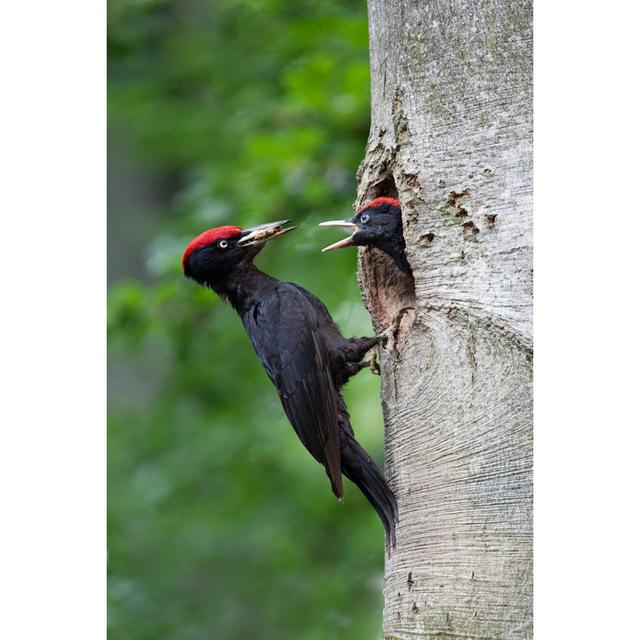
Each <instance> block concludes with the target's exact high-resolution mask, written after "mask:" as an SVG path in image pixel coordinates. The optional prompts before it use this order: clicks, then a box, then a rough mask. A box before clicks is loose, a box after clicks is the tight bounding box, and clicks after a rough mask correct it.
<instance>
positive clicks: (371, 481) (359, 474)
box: [340, 429, 398, 547]
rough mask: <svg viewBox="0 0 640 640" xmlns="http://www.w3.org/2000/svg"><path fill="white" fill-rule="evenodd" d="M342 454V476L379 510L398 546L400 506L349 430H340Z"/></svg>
mask: <svg viewBox="0 0 640 640" xmlns="http://www.w3.org/2000/svg"><path fill="white" fill-rule="evenodd" d="M340 455H341V461H342V473H343V474H344V475H345V476H347V478H349V480H351V482H353V483H355V484H356V485H357V486H358V488H359V489H360V491H362V493H363V494H364V495H365V497H366V498H367V500H368V501H369V502H370V504H371V506H372V507H373V508H374V509H375V510H376V512H377V513H378V515H379V516H380V520H382V524H383V525H384V530H385V532H386V534H387V540H388V542H389V543H390V544H391V546H392V547H393V546H395V544H396V535H395V524H396V521H397V520H398V505H397V504H396V499H395V497H394V495H393V492H392V491H391V489H389V485H387V483H386V481H385V479H384V476H383V475H382V472H381V471H380V469H378V467H377V466H376V464H375V462H374V461H373V460H372V459H371V458H370V457H369V455H368V454H367V452H366V451H365V450H364V449H363V448H362V447H361V446H360V445H359V444H358V443H357V442H356V439H355V438H354V437H353V436H352V435H351V434H350V433H348V432H347V431H345V429H340Z"/></svg>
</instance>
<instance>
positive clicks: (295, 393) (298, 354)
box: [182, 220, 397, 544]
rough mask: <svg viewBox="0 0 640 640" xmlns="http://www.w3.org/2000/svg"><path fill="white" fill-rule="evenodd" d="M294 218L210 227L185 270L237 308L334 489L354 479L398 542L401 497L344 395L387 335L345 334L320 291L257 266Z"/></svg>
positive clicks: (189, 252) (339, 493) (192, 248)
mask: <svg viewBox="0 0 640 640" xmlns="http://www.w3.org/2000/svg"><path fill="white" fill-rule="evenodd" d="M288 222H289V221H288V220H281V221H279V222H273V223H270V224H263V225H258V226H255V227H250V228H247V229H242V228H241V227H233V226H228V227H218V228H215V229H210V230H208V231H205V232H204V233H202V234H201V235H199V236H198V237H197V238H195V239H194V240H193V241H192V242H191V243H190V244H189V246H188V247H187V249H186V251H185V252H184V256H183V259H182V268H183V271H184V275H185V276H186V277H187V278H191V279H192V280H195V281H196V282H197V283H199V284H200V285H203V286H206V287H209V288H210V289H212V290H213V291H215V292H216V293H217V294H218V295H219V296H221V297H222V298H223V299H224V300H227V301H228V302H229V303H230V304H231V305H232V306H233V308H234V309H235V310H236V311H237V313H238V315H239V316H240V318H241V320H242V324H243V325H244V328H245V330H246V332H247V334H248V335H249V339H250V340H251V343H252V344H253V347H254V349H255V351H256V353H257V355H258V358H260V361H261V362H262V366H263V367H264V369H265V371H266V372H267V375H268V376H269V378H270V379H271V382H273V384H274V385H275V387H276V389H277V391H278V394H279V396H280V400H281V402H282V406H283V408H284V411H285V413H286V415H287V418H288V419H289V422H290V423H291V425H292V426H293V428H294V430H295V432H296V433H297V435H298V437H299V438H300V440H301V441H302V444H303V445H304V446H305V447H306V449H307V450H308V451H309V453H310V454H311V455H312V456H313V457H314V458H315V459H316V460H317V461H318V462H319V463H320V464H322V465H323V466H324V468H325V471H326V473H327V476H328V477H329V480H330V482H331V488H332V490H333V493H334V494H335V495H336V497H337V498H338V499H339V500H342V497H343V494H344V491H343V486H342V475H345V476H346V477H347V478H348V479H349V480H351V481H352V482H354V483H355V484H356V485H357V486H358V488H359V489H360V490H361V491H362V493H363V494H364V495H365V496H366V498H367V500H368V501H369V502H370V503H371V505H372V506H373V508H374V509H375V510H376V512H377V513H378V515H379V516H380V519H381V520H382V523H383V525H384V529H385V531H386V534H387V540H388V541H390V542H391V544H394V541H395V538H394V526H395V522H396V520H397V506H396V500H395V497H394V495H393V493H392V491H391V489H390V488H389V487H388V485H387V483H386V482H385V479H384V477H383V475H382V473H381V472H380V470H379V469H378V467H377V466H376V465H375V463H374V462H373V460H372V459H371V457H370V456H369V455H368V454H367V452H366V451H365V450H364V449H363V448H362V447H361V446H360V445H359V444H358V442H357V441H356V439H355V436H354V433H353V429H352V428H351V423H350V420H349V413H348V411H347V407H346V405H345V403H344V400H343V398H342V395H341V393H340V389H341V388H342V386H343V385H344V384H345V383H346V382H347V381H348V380H349V378H350V377H351V376H353V375H354V374H356V373H357V372H358V371H360V370H361V369H363V368H364V367H366V366H368V364H369V363H368V362H367V361H366V360H363V358H364V356H365V354H366V353H367V352H368V351H370V350H371V349H372V348H373V347H375V346H376V345H378V344H379V343H380V341H381V340H382V338H381V337H377V336H376V337H372V338H344V337H343V336H342V334H341V333H340V330H339V329H338V327H337V326H336V325H335V324H334V322H333V320H332V318H331V316H330V315H329V312H328V311H327V308H326V307H325V305H324V304H323V303H322V302H321V301H320V300H319V299H318V298H316V296H314V295H313V294H311V293H309V292H308V291H306V290H305V289H303V288H302V287H300V286H298V285H296V284H294V283H292V282H282V281H280V280H277V279H276V278H272V277H271V276H268V275H267V274H266V273H263V272H262V271H260V270H259V269H258V268H257V267H256V266H255V264H254V262H253V259H254V258H255V256H256V255H257V254H258V253H259V252H260V250H261V249H262V248H263V247H264V245H265V244H266V242H268V241H269V240H271V239H273V238H276V237H278V236H281V235H283V234H284V233H287V232H288V231H291V228H286V227H285V225H286V224H287V223H288Z"/></svg>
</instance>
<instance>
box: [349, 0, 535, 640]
mask: <svg viewBox="0 0 640 640" xmlns="http://www.w3.org/2000/svg"><path fill="white" fill-rule="evenodd" d="M369 30H370V49H371V81H372V124H371V132H370V136H369V141H368V145H367V151H366V156H365V159H364V161H363V163H362V165H361V167H360V170H359V173H358V179H359V194H358V201H357V203H356V204H357V205H358V206H360V205H362V204H363V203H364V202H366V201H367V200H369V199H371V198H372V197H377V196H394V197H398V198H399V199H400V201H401V203H402V210H403V225H404V234H405V239H406V243H407V256H408V259H409V262H410V264H411V266H412V269H413V274H414V279H411V278H409V277H407V276H405V275H403V274H401V273H399V272H398V270H397V269H396V267H395V265H394V264H393V262H392V261H391V260H390V259H388V258H387V257H386V256H385V255H383V254H381V253H380V252H379V251H377V250H375V249H361V250H360V252H359V274H358V276H359V282H360V286H361V289H362V292H363V298H364V300H365V303H366V305H367V307H368V309H369V311H370V313H371V316H372V319H373V322H374V326H375V327H376V329H377V330H381V329H382V328H384V327H386V326H388V325H389V324H390V322H391V320H392V318H393V317H394V316H395V314H396V313H397V311H398V310H400V309H402V308H404V307H407V306H411V307H414V308H415V310H414V311H412V312H411V313H409V314H407V315H406V316H405V317H404V319H403V321H402V324H401V329H400V332H399V334H400V335H399V338H398V340H397V342H396V346H395V350H394V351H392V352H386V353H383V358H382V362H381V365H382V405H383V412H384V418H385V429H386V442H385V462H386V470H387V475H388V479H389V481H390V484H391V486H392V488H393V489H394V491H395V492H396V495H397V498H398V504H399V509H400V521H399V523H398V527H397V546H396V547H395V548H394V549H392V550H390V553H389V555H388V557H387V561H386V567H385V587H384V595H385V611H384V632H385V638H388V639H391V638H401V639H403V640H404V639H407V640H408V639H410V638H411V639H415V638H487V639H489V638H491V639H503V638H531V637H532V347H533V344H532V8H531V3H530V2H529V1H526V2H522V1H510V2H506V1H504V0H496V1H493V2H489V1H488V0H454V1H449V2H444V1H442V0H430V1H428V2H427V1H424V0H422V1H420V0H393V1H392V0H369Z"/></svg>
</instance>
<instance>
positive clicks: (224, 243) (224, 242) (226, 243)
mask: <svg viewBox="0 0 640 640" xmlns="http://www.w3.org/2000/svg"><path fill="white" fill-rule="evenodd" d="M218 246H219V247H220V248H221V249H226V248H227V247H228V246H229V241H228V240H220V242H218Z"/></svg>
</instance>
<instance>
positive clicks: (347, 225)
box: [318, 220, 358, 253]
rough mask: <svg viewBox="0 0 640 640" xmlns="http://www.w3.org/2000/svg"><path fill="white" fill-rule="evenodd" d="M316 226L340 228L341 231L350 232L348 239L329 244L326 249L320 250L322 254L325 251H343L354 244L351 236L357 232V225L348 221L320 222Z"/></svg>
mask: <svg viewBox="0 0 640 640" xmlns="http://www.w3.org/2000/svg"><path fill="white" fill-rule="evenodd" d="M318 226H320V227H342V228H343V229H348V230H349V231H350V232H351V235H350V236H349V237H348V238H345V239H344V240H339V241H338V242H334V243H333V244H330V245H329V246H328V247H325V248H324V249H323V250H322V253H324V252H325V251H332V250H333V249H343V248H344V247H350V246H352V245H353V244H355V241H354V239H353V236H354V235H355V233H356V231H358V225H356V224H354V223H353V222H351V221H350V220H329V221H327V222H321V223H320V224H319V225H318Z"/></svg>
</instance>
